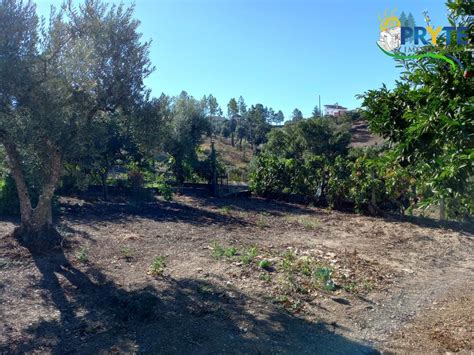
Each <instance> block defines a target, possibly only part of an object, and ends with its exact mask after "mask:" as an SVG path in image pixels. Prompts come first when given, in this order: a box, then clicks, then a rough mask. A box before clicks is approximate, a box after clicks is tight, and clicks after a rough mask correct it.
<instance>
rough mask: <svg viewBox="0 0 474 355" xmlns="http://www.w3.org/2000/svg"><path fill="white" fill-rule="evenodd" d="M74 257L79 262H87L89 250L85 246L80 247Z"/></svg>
mask: <svg viewBox="0 0 474 355" xmlns="http://www.w3.org/2000/svg"><path fill="white" fill-rule="evenodd" d="M76 259H77V261H79V262H80V263H87V262H89V251H88V250H87V248H86V247H82V248H81V249H80V250H79V252H78V253H77V254H76Z"/></svg>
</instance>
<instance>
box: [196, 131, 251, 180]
mask: <svg viewBox="0 0 474 355" xmlns="http://www.w3.org/2000/svg"><path fill="white" fill-rule="evenodd" d="M214 146H215V149H216V151H217V155H218V157H219V160H220V161H221V162H222V163H223V164H224V165H225V167H226V169H227V172H228V174H229V181H233V182H243V181H247V174H248V164H249V163H250V160H252V157H253V151H252V149H251V148H250V146H249V145H248V143H247V142H243V143H242V149H240V147H239V145H238V144H235V146H234V147H233V146H232V144H231V140H230V139H226V138H224V137H218V138H217V139H216V140H215V143H214ZM201 148H202V149H203V151H204V153H205V154H207V155H208V154H210V152H211V143H210V142H209V139H207V140H206V141H205V142H204V143H203V144H202V146H201Z"/></svg>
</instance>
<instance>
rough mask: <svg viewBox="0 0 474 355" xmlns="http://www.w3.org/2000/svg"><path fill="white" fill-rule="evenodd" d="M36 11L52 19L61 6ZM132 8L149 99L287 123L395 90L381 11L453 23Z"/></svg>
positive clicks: (316, 4) (236, 4) (315, 11)
mask: <svg viewBox="0 0 474 355" xmlns="http://www.w3.org/2000/svg"><path fill="white" fill-rule="evenodd" d="M36 3H37V5H38V10H39V12H40V14H42V15H47V14H48V12H49V8H50V6H51V5H59V4H60V3H61V1H57V0H39V1H36ZM75 3H77V1H76V2H75ZM124 3H125V4H127V3H130V2H129V1H124ZM135 6H136V17H137V18H138V19H140V21H141V23H142V24H141V28H140V29H141V31H142V33H143V38H144V39H152V40H153V43H152V49H151V60H152V62H153V64H154V65H155V66H156V69H157V70H156V72H155V73H153V74H152V75H151V76H150V77H149V78H148V79H147V81H146V83H147V85H148V86H149V87H150V88H151V89H152V92H153V95H155V96H159V95H160V94H161V93H162V92H164V93H166V94H169V95H177V94H179V93H180V92H181V91H182V90H186V91H187V92H188V93H190V94H191V95H193V96H195V97H197V98H200V97H202V96H203V95H205V94H210V93H212V94H213V95H214V96H216V97H217V99H218V101H219V104H220V105H221V107H222V109H223V110H224V112H226V111H227V109H226V106H227V102H228V101H229V99H230V98H231V97H236V98H238V97H239V96H240V95H242V96H243V97H244V98H245V100H246V102H247V104H248V105H250V104H255V103H262V104H264V105H266V106H269V107H273V108H274V109H275V110H282V111H283V113H284V114H285V117H289V116H290V114H291V112H292V111H293V109H294V108H295V107H297V108H299V109H301V110H302V111H303V114H304V115H305V116H308V115H310V113H311V111H312V109H313V107H314V106H315V105H316V104H317V103H318V95H321V101H322V104H323V105H324V104H332V103H335V102H338V103H339V104H341V105H343V106H346V107H349V108H351V109H352V108H356V107H358V106H359V102H358V100H356V98H355V95H356V94H359V93H362V92H364V91H366V90H368V89H373V88H378V87H380V86H381V85H382V83H386V84H387V85H388V86H389V87H392V86H393V84H394V81H395V79H396V78H397V77H398V69H396V68H395V63H394V62H393V60H392V59H391V58H389V57H388V56H385V55H384V54H383V53H381V52H380V50H379V49H378V48H377V46H376V45H375V42H376V41H377V39H378V35H379V21H378V15H383V12H384V11H385V10H394V9H396V12H395V13H396V14H397V15H399V14H400V12H401V11H402V10H404V11H405V12H407V13H408V12H412V13H413V15H414V16H415V19H416V21H417V24H418V25H424V23H423V15H422V11H424V10H428V11H429V14H430V16H431V18H432V20H433V23H434V24H435V25H437V26H440V25H446V24H447V19H446V13H447V12H446V7H445V5H444V1H441V0H417V1H413V0H412V1H406V0H403V1H400V0H397V1H385V0H362V1H355V0H353V1H350V0H345V1H344V0H312V1H310V0H135Z"/></svg>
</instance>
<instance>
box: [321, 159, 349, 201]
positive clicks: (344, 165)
mask: <svg viewBox="0 0 474 355" xmlns="http://www.w3.org/2000/svg"><path fill="white" fill-rule="evenodd" d="M352 166H353V164H352V162H351V161H349V160H347V159H344V158H343V157H340V156H339V157H337V158H336V160H335V161H334V164H333V165H331V166H329V168H328V181H327V185H326V189H325V191H324V194H325V196H326V200H327V203H328V205H329V207H331V208H341V207H343V206H344V205H345V204H347V203H348V202H350V196H349V191H350V187H351V181H350V178H351V170H352Z"/></svg>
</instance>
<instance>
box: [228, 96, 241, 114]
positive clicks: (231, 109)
mask: <svg viewBox="0 0 474 355" xmlns="http://www.w3.org/2000/svg"><path fill="white" fill-rule="evenodd" d="M238 114H239V107H238V105H237V101H236V100H235V99H234V98H232V99H230V100H229V103H228V104H227V117H228V118H232V117H234V116H236V115H238Z"/></svg>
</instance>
